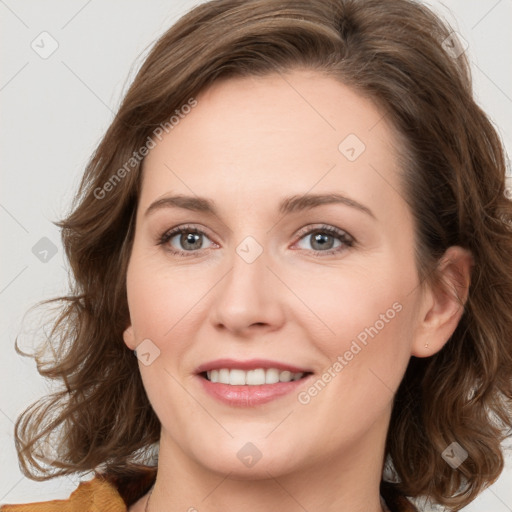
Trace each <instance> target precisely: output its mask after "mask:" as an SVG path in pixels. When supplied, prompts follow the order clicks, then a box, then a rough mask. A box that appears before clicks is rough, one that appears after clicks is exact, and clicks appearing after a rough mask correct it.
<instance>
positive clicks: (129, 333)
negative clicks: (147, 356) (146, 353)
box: [123, 325, 136, 350]
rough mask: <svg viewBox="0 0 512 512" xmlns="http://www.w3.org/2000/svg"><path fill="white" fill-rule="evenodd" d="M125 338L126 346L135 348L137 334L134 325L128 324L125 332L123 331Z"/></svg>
mask: <svg viewBox="0 0 512 512" xmlns="http://www.w3.org/2000/svg"><path fill="white" fill-rule="evenodd" d="M123 340H124V342H125V344H126V346H127V347H128V348H129V349H131V350H135V348H136V343H135V334H134V333H133V327H132V326H131V325H130V326H128V327H127V328H126V329H125V330H124V332H123Z"/></svg>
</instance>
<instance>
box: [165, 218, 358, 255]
mask: <svg viewBox="0 0 512 512" xmlns="http://www.w3.org/2000/svg"><path fill="white" fill-rule="evenodd" d="M190 233H192V234H198V235H204V236H205V237H206V238H208V235H207V234H206V233H205V232H204V231H201V230H200V229H197V228H195V227H193V226H187V225H185V226H180V227H177V228H173V229H171V230H169V231H166V232H165V233H163V234H162V235H161V236H160V237H159V240H158V245H162V246H163V245H165V244H167V243H168V242H169V241H170V240H171V239H172V238H174V237H175V236H176V235H180V234H190ZM315 233H323V234H328V235H330V236H333V237H335V238H337V239H338V240H339V241H340V242H341V243H342V244H343V245H342V246H340V247H336V248H334V249H328V250H326V251H317V250H314V249H304V250H306V251H308V252H311V253H312V254H313V255H314V256H318V257H323V256H329V255H333V254H336V253H339V252H342V251H343V250H346V249H347V248H350V247H353V246H354V245H355V239H354V238H353V237H352V236H351V235H349V234H348V233H346V232H345V231H343V230H341V229H338V228H335V227H333V226H328V225H325V224H324V225H320V226H318V227H315V228H309V229H307V230H306V229H303V230H301V231H300V232H299V233H298V235H297V236H298V237H299V238H298V240H297V241H300V240H302V239H303V238H304V237H306V236H308V235H309V236H311V235H313V234H315ZM166 250H167V251H169V252H171V253H172V254H174V255H177V256H184V257H198V256H201V254H200V249H197V250H192V251H182V250H179V249H174V248H170V246H169V247H166Z"/></svg>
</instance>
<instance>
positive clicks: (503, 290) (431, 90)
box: [15, 0, 512, 510]
mask: <svg viewBox="0 0 512 512" xmlns="http://www.w3.org/2000/svg"><path fill="white" fill-rule="evenodd" d="M447 38H452V39H447ZM454 38H455V36H454V34H453V32H452V30H451V28H450V27H449V26H448V25H447V24H446V23H445V22H443V21H441V20H440V19H439V18H438V17H437V16H436V15H434V14H433V13H432V12H431V11H430V10H429V9H428V8H426V7H425V6H423V5H421V4H419V3H417V2H414V1H410V0H385V1H383V0H279V1H275V0H274V1H272V0H214V1H211V2H207V3H203V4H200V5H199V6H197V7H195V8H194V9H193V10H192V11H190V12H189V13H188V14H186V15H185V16H183V17H182V18H181V19H180V20H179V21H178V22H177V23H176V24H175V25H174V26H172V27H171V28H170V29H169V30H168V31H167V32H165V33H164V34H163V36H162V37H161V38H160V39H159V40H158V41H157V42H156V43H155V45H154V46H153V48H152V50H151V51H150V53H149V55H148V56H147V58H146V59H145V61H144V62H143V64H142V66H141V68H140V70H139V71H138V73H137V75H136V77H135V79H134V81H133V83H132V85H131V86H130V87H129V89H128V91H127V93H126V95H125V97H124V99H123V100H122V103H121V105H120V108H119V110H118V112H117V115H116V116H115V118H114V120H113V122H112V123H111V125H110V127H109V128H108V130H107V131H106V134H105V135H104V137H103V139H102V140H101V142H100V143H99V145H98V147H97V149H96V150H95V152H94V154H93V155H92V157H91V159H90V161H89V163H88V165H87V167H86V170H85V173H84V176H83V179H82V182H81V184H80V187H79V190H78V192H77V195H76V197H75V199H74V202H73V205H72V210H71V212H70V213H69V215H68V216H67V217H66V218H65V219H64V220H62V221H60V222H58V223H57V225H58V226H59V227H60V228H61V229H62V240H63V245H64V248H65V252H66V256H67V258H68V259H69V262H70V268H71V272H72V278H73V279H72V283H71V289H70V291H69V294H68V295H67V296H64V297H59V298H57V299H53V301H55V303H56V304H57V305H58V309H57V312H58V315H57V317H56V318H53V319H52V322H51V331H50V333H49V335H48V339H47V340H45V343H44V344H43V345H41V347H40V348H39V349H37V350H36V351H35V352H34V353H33V354H32V357H34V358H35V359H36V361H37V366H38V371H39V373H40V374H41V375H42V376H44V377H45V378H48V379H50V380H52V381H55V382H57V383H63V385H62V386H61V388H60V389H58V390H56V391H55V392H52V393H51V394H49V395H48V396H46V397H45V398H43V399H41V400H39V401H38V402H36V403H34V404H32V405H31V406H30V407H28V408H27V409H26V410H25V411H24V412H23V413H22V414H21V415H20V417H19V418H18V420H17V422H16V427H15V438H16V447H17V451H18V456H19V460H20V464H21V468H22V471H23V472H24V474H25V475H27V476H29V477H30V478H32V479H35V480H46V479H49V478H53V477H55V476H59V475H63V474H71V473H75V472H88V471H91V470H94V469H95V468H98V467H102V468H104V470H105V473H106V474H112V475H114V474H115V475H129V474H134V473H137V471H138V470H137V468H138V467H139V465H138V464H139V463H140V462H141V460H143V461H145V464H146V465H149V463H148V459H147V458H145V457H146V455H147V454H148V453H149V451H150V448H151V447H153V446H154V445H155V444H156V443H158V440H159V436H160V422H159V420H158V418H157V417H156V415H155V413H154V411H153V410H152V408H151V405H150V403H149V400H148V398H147V396H146V393H145V390H144V387H143V384H142V380H141V377H140V373H139V371H138V363H137V359H136V358H135V357H134V355H133V353H132V352H131V351H130V350H128V349H127V347H126V346H125V344H124V342H123V331H124V330H125V329H126V327H127V326H128V325H129V323H130V319H129V311H128V306H127V294H126V271H127V264H128V261H129V257H130V252H131V245H132V241H133V235H134V213H135V211H136V209H137V204H138V197H139V193H140V185H141V172H142V162H143V158H142V159H141V158H140V154H144V150H143V148H144V147H146V149H147V147H148V146H149V145H150V142H151V141H153V140H154V138H155V134H158V133H161V132H162V128H161V127H162V126H163V127H164V128H165V131H167V132H169V131H170V130H171V129H172V127H173V126H172V123H169V122H168V119H169V116H171V115H172V114H173V113H174V112H176V110H179V111H181V110H180V109H183V106H184V105H186V104H187V103H188V104H191V99H193V98H195V97H196V96H197V95H198V94H199V93H200V92H202V91H203V90H205V89H206V88H207V87H208V86H209V85H211V84H212V83H213V82H215V81H216V80H220V79H229V78H232V77H245V76H266V75H270V74H275V73H280V74H282V73H286V72H288V71H293V70H295V69H307V70H312V71H316V72H319V73H322V74H327V75H328V76H331V77H333V78H335V79H337V80H338V81H339V82H340V83H343V84H345V85H346V86H348V87H350V88H352V89H353V90H354V91H356V92H358V93H359V94H361V95H364V96H365V97H367V98H368V99H370V100H371V101H373V102H374V103H375V104H376V105H378V106H380V107H381V108H382V109H383V110H384V111H385V117H386V122H388V123H389V125H390V126H391V127H393V129H395V130H396V133H397V134H398V136H399V137H400V140H401V141H402V146H403V152H402V154H403V156H404V158H403V159H402V160H401V178H402V180H403V188H404V194H405V197H406V200H407V202H408V204H409V205H410V208H411V211H412V214H413V218H414V223H415V240H414V244H415V250H416V260H417V268H418V275H419V276H420V278H421V282H422V283H424V284H425V285H426V286H427V285H428V286H444V284H443V282H442V279H441V278H440V273H439V272H438V270H439V268H438V264H439V261H440V258H441V257H442V255H443V254H444V252H445V251H446V249H447V248H448V247H450V246H454V245H456V246H461V247H464V248H466V249H468V250H469V251H470V252H471V254H472V256H473V260H474V266H473V268H472V274H471V284H470V287H469V295H468V298H467V301H466V302H465V303H464V304H463V307H464V312H463V315H462V317H461V320H460V322H459V324H458V326H457V328H456V329H455V331H454V333H453V335H452V336H451V338H450V340H449V341H448V342H447V343H446V344H445V346H444V347H443V348H442V349H441V350H440V351H438V352H437V353H435V354H434V355H432V356H431V357H426V358H416V357H411V359H410V362H409V365H408V368H407V370H406V372H405V375H404V377H403V380H402V382H401V384H400V386H399V388H398V390H397V393H396V395H395V397H394V404H393V410H392V415H391V421H390V425H389V431H388V436H387V441H386V451H385V455H386V460H389V461H390V463H391V465H392V468H393V471H394V473H395V475H396V482H395V483H394V485H395V486H396V489H398V490H399V492H400V493H402V494H403V495H405V496H410V497H412V498H414V497H422V496H428V497H429V498H430V499H432V500H433V501H435V502H437V503H439V504H441V505H444V506H446V507H451V508H452V509H455V510H459V509H460V508H462V507H464V506H466V505H467V504H468V503H470V502H471V501H472V500H473V499H475V497H476V496H477V495H478V494H479V493H480V492H481V491H482V490H484V489H485V488H486V487H487V486H488V485H490V484H492V483H493V482H494V481H495V480H496V479H497V478H498V476H499V475H500V473H501V471H502V470H503V467H504V458H503V453H502V448H501V446H500V445H501V442H502V441H503V440H504V439H506V437H508V436H509V435H510V434H511V431H512V429H511V425H512V406H511V401H512V329H511V327H512V309H511V308H510V305H511V304H512V265H511V264H510V262H511V256H510V255H511V254H512V236H511V235H512V228H511V225H512V222H511V219H512V203H511V201H509V200H508V199H507V197H506V195H505V156H504V150H503V148H502V145H501V141H500V139H499V136H498V135H497V132H496V130H495V128H494V127H493V125H492V124H491V122H490V121H489V119H488V117H487V116H486V114H485V113H484V112H483V111H482V110H481V108H480V107H479V106H478V105H477V104H476V103H475V101H474V99H473V94H472V85H471V76H470V70H469V65H468V61H467V58H466V56H465V54H464V53H461V54H460V55H458V54H453V53H452V54H450V52H449V51H447V45H446V44H445V43H443V42H446V41H454V40H455V39H454ZM450 44H451V43H450ZM457 53H459V52H457ZM313 79H314V78H313ZM159 127H160V132H158V129H159ZM137 156H139V157H137ZM127 163H129V167H127ZM123 169H124V172H123ZM107 184H110V185H107ZM107 192H108V193H107ZM50 302H51V301H50ZM44 304H47V302H45V303H44ZM16 348H17V350H18V352H21V351H20V349H19V347H18V345H16ZM25 355H26V354H25ZM452 442H457V443H458V444H459V445H460V446H461V447H462V448H463V449H464V450H465V451H466V452H467V454H468V457H467V458H466V459H465V460H464V461H463V462H462V464H460V466H458V467H457V469H453V468H452V467H451V466H450V465H449V464H447V462H445V460H444V459H443V456H442V454H443V451H444V450H445V449H446V448H447V447H448V446H449V445H450V444H451V443H452ZM51 450H53V455H50V451H51ZM48 461H51V463H50V464H49V465H48V464H43V462H46V463H48Z"/></svg>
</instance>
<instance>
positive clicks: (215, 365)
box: [196, 358, 311, 373]
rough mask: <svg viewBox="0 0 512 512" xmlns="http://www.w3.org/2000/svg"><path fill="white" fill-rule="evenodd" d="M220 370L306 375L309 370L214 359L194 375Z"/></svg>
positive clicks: (264, 361)
mask: <svg viewBox="0 0 512 512" xmlns="http://www.w3.org/2000/svg"><path fill="white" fill-rule="evenodd" d="M221 368H228V369H240V370H255V369H256V368H276V369H277V370H281V371H289V372H292V373H308V372H311V370H308V369H306V368H301V367H299V366H294V365H291V364H288V363H282V362H280V361H271V360H270V359H248V360H246V361H237V360H236V359H226V358H224V359H215V361H208V362H207V363H204V364H202V365H200V366H198V367H197V368H196V373H203V372H208V371H210V370H219V369H221Z"/></svg>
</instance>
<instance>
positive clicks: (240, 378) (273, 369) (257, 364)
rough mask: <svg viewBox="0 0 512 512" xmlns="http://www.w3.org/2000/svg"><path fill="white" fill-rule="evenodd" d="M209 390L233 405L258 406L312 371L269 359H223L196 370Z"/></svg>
mask: <svg viewBox="0 0 512 512" xmlns="http://www.w3.org/2000/svg"><path fill="white" fill-rule="evenodd" d="M196 374H197V376H198V377H199V379H200V381H201V384H202V388H203V390H204V391H206V393H207V394H209V395H210V396H212V397H213V398H215V399H217V400H219V401H220V402H222V403H224V404H228V405H230V406H234V407H255V406H257V405H261V404H264V403H268V402H270V401H272V400H275V399H277V398H280V397H283V396H284V395H290V394H291V393H292V392H293V391H294V390H296V389H297V387H298V386H301V385H302V384H303V383H304V382H305V381H306V380H307V379H308V378H309V377H310V376H311V375H313V372H312V371H310V370H308V369H305V368H300V367H297V366H292V365H288V364H283V363H278V362H274V361H267V360H261V359H260V360H251V361H234V360H230V359H222V360H217V361H212V362H210V363H207V364H204V365H202V366H200V367H199V368H198V369H197V370H196Z"/></svg>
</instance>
